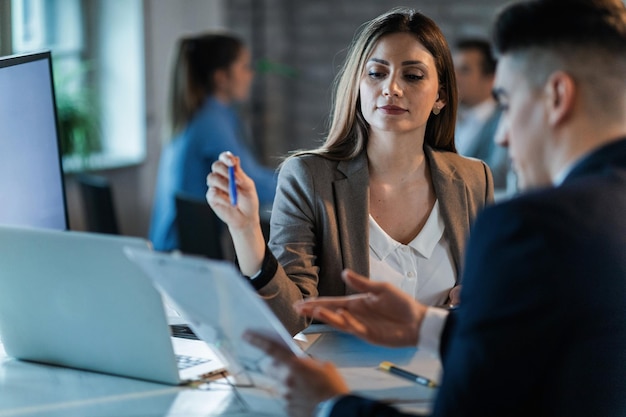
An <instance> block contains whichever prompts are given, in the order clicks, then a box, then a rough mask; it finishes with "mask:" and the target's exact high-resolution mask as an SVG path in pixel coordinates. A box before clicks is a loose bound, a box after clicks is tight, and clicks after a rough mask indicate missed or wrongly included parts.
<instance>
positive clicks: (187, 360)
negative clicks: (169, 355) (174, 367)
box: [176, 355, 211, 370]
mask: <svg viewBox="0 0 626 417" xmlns="http://www.w3.org/2000/svg"><path fill="white" fill-rule="evenodd" d="M176 362H177V363H178V369H180V370H183V369H187V368H191V367H192V366H196V365H201V364H203V363H207V362H211V359H207V358H198V357H197V356H186V355H176Z"/></svg>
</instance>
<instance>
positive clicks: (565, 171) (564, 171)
mask: <svg viewBox="0 0 626 417" xmlns="http://www.w3.org/2000/svg"><path fill="white" fill-rule="evenodd" d="M592 152H593V151H592ZM592 152H587V153H585V154H583V155H581V156H579V157H578V158H576V159H574V160H573V161H571V162H570V163H569V164H567V165H565V166H564V167H563V168H561V170H560V171H559V173H558V174H556V175H555V176H554V179H553V180H552V184H554V186H555V187H558V186H559V185H561V184H563V181H565V178H567V176H568V175H569V174H570V173H571V172H572V171H573V170H574V167H575V166H576V165H578V163H579V162H581V161H582V160H583V159H585V158H586V157H587V156H588V155H590V154H591V153H592Z"/></svg>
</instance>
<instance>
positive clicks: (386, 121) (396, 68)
mask: <svg viewBox="0 0 626 417" xmlns="http://www.w3.org/2000/svg"><path fill="white" fill-rule="evenodd" d="M438 92H439V80H438V77H437V68H436V66H435V60H434V58H433V56H432V55H431V53H430V52H428V50H427V49H426V48H425V47H424V46H423V45H422V44H421V43H420V42H419V41H418V40H417V39H416V38H415V36H413V35H411V34H409V33H393V34H390V35H385V36H383V37H382V38H380V39H379V40H378V43H377V44H376V46H375V47H374V50H373V51H372V54H371V56H370V57H369V59H368V61H367V62H366V64H365V71H364V73H363V75H362V77H361V83H360V85H359V93H360V98H361V112H362V113H363V117H364V118H365V120H366V121H367V123H368V124H369V126H370V132H371V133H374V132H376V131H381V132H395V133H409V132H414V131H421V134H422V136H423V134H424V131H425V129H426V122H427V121H428V117H429V115H430V113H431V111H432V110H433V107H439V108H442V107H443V106H444V104H445V101H444V100H443V99H438Z"/></svg>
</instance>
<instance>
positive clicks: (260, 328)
mask: <svg viewBox="0 0 626 417" xmlns="http://www.w3.org/2000/svg"><path fill="white" fill-rule="evenodd" d="M126 253H127V254H128V256H129V258H130V259H132V260H133V261H135V262H137V264H138V265H140V266H141V268H142V269H143V270H144V271H145V273H146V274H147V275H148V276H149V277H150V278H151V279H152V280H153V281H154V283H155V285H156V286H157V288H159V289H160V290H161V291H162V292H163V293H164V294H166V295H167V296H168V299H169V300H171V302H172V303H173V304H174V307H175V308H176V310H177V311H178V312H180V314H181V315H182V316H183V318H184V319H185V320H186V321H187V323H188V324H189V326H190V327H191V329H192V330H193V331H194V332H195V334H196V335H198V336H199V337H200V338H201V339H202V340H204V341H206V342H207V343H210V344H211V345H212V346H216V347H217V348H218V349H219V353H220V354H221V355H222V356H223V357H224V358H225V360H226V362H227V368H228V373H229V375H231V376H233V377H234V378H235V380H236V381H237V380H238V379H239V378H238V377H240V376H242V377H243V378H242V379H241V380H242V381H245V380H250V379H252V381H255V383H261V384H263V385H268V384H269V385H272V384H273V382H271V381H270V380H268V378H267V375H266V368H265V366H271V365H269V363H270V362H271V361H270V360H269V358H268V357H267V355H265V354H264V353H263V352H261V351H260V350H258V349H256V348H254V347H252V346H251V345H249V344H247V343H245V342H244V341H243V340H242V334H243V333H244V332H245V331H246V330H248V329H249V330H254V331H256V332H260V333H262V334H264V335H266V336H269V337H271V338H272V339H274V340H275V341H277V342H278V343H281V344H283V346H285V347H287V348H288V349H290V350H291V351H292V352H293V353H294V354H295V355H298V356H304V355H305V353H304V352H303V351H302V349H301V348H300V347H299V346H298V344H297V343H296V342H295V341H294V339H293V338H292V337H291V335H290V334H289V332H288V331H287V329H285V327H284V326H283V324H282V323H281V322H280V321H279V320H278V318H277V317H276V316H275V315H274V313H273V312H272V311H271V310H270V308H269V306H268V305H267V304H266V303H265V301H263V299H262V298H261V297H259V296H258V294H257V293H256V291H255V290H254V289H253V288H252V285H250V283H249V282H247V280H246V279H245V278H244V277H243V276H242V275H241V273H240V272H239V270H238V269H237V268H235V266H234V265H233V264H231V263H229V262H224V261H215V260H209V259H206V258H199V257H194V256H185V255H181V254H166V253H159V252H154V251H150V250H148V249H145V248H137V247H128V248H126Z"/></svg>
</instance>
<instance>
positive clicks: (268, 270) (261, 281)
mask: <svg viewBox="0 0 626 417" xmlns="http://www.w3.org/2000/svg"><path fill="white" fill-rule="evenodd" d="M277 270H278V261H277V260H276V258H275V257H274V254H273V253H272V251H271V250H270V248H269V247H268V246H267V245H265V256H263V263H262V264H261V272H259V273H258V274H257V275H256V276H255V277H254V279H250V277H248V279H250V283H251V284H252V286H253V287H254V289H255V290H257V291H258V290H260V289H261V288H263V287H265V286H266V285H267V283H268V282H270V281H271V280H272V278H274V275H276V271H277Z"/></svg>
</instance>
